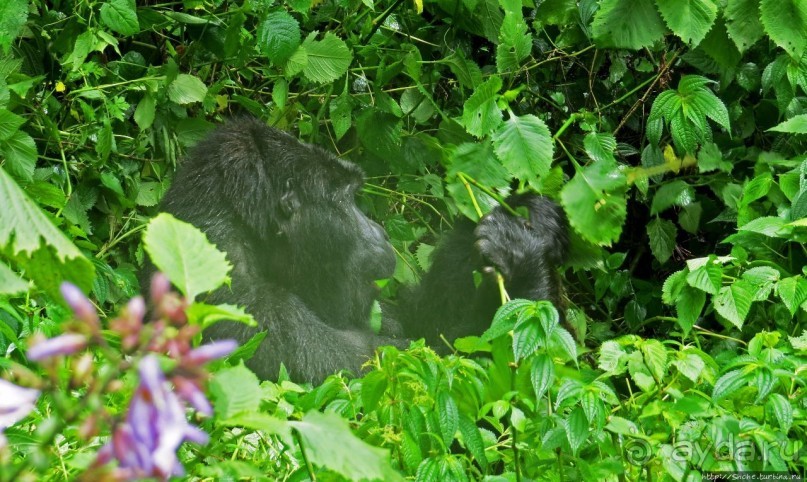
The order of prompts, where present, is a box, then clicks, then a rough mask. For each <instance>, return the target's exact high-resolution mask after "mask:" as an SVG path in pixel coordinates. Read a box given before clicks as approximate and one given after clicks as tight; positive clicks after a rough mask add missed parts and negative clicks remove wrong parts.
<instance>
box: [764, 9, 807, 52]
mask: <svg viewBox="0 0 807 482" xmlns="http://www.w3.org/2000/svg"><path fill="white" fill-rule="evenodd" d="M759 10H760V13H761V17H760V18H761V20H762V26H763V27H764V28H765V32H766V33H767V34H768V36H769V37H770V38H771V40H773V41H774V42H775V43H776V45H778V46H779V47H781V48H783V49H784V50H785V51H786V52H787V53H788V54H790V56H791V57H793V58H798V57H801V55H802V54H803V53H804V51H805V48H807V2H805V1H804V0H760V4H759Z"/></svg>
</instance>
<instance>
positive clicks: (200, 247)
mask: <svg viewBox="0 0 807 482" xmlns="http://www.w3.org/2000/svg"><path fill="white" fill-rule="evenodd" d="M143 245H144V248H145V250H146V252H147V253H148V254H149V257H150V258H151V261H152V262H153V263H154V265H155V266H157V268H158V269H159V270H160V271H162V272H163V273H165V275H166V276H167V277H168V279H170V280H171V282H172V283H174V284H175V285H176V286H177V288H179V290H180V291H181V292H182V293H183V294H184V295H185V296H187V297H188V298H189V299H191V300H193V299H194V298H196V296H197V295H198V294H200V293H205V292H207V291H212V290H214V289H216V288H218V287H219V286H221V285H222V284H224V283H225V282H226V281H227V280H228V279H229V278H228V276H227V274H228V273H229V272H230V269H232V265H231V264H230V263H229V262H227V260H226V259H225V256H224V253H222V252H221V251H219V250H218V249H216V247H215V246H213V245H212V244H211V243H210V242H209V241H208V240H207V236H205V234H204V233H202V231H200V230H199V229H198V228H196V227H194V226H193V225H191V224H188V223H186V222H183V221H180V220H178V219H176V218H175V217H173V216H171V215H170V214H167V213H161V214H159V215H157V217H156V218H154V219H152V220H151V222H149V224H148V226H147V227H146V233H145V235H144V236H143Z"/></svg>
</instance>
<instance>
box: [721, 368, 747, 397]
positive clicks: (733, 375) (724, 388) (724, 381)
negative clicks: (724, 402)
mask: <svg viewBox="0 0 807 482" xmlns="http://www.w3.org/2000/svg"><path fill="white" fill-rule="evenodd" d="M749 381H750V378H749V375H747V374H745V373H744V372H743V370H742V369H739V370H732V371H730V372H728V373H726V374H724V375H723V376H721V377H720V378H718V379H717V381H716V382H715V387H714V390H713V391H712V400H714V401H718V400H720V399H722V398H725V397H728V396H729V395H731V394H732V393H734V392H736V391H737V390H739V389H740V388H742V387H745V386H747V385H748V382H749Z"/></svg>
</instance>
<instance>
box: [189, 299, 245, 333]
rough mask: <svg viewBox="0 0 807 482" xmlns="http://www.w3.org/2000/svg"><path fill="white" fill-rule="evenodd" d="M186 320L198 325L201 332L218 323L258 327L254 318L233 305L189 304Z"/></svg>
mask: <svg viewBox="0 0 807 482" xmlns="http://www.w3.org/2000/svg"><path fill="white" fill-rule="evenodd" d="M186 313H187V315H188V320H189V321H190V322H191V323H192V324H195V325H199V326H200V327H201V328H202V331H204V330H206V329H207V328H209V327H210V326H212V325H214V324H216V323H218V322H219V321H225V320H227V321H237V322H239V323H243V324H245V325H248V326H258V323H257V322H256V321H255V318H253V317H252V315H250V314H249V313H247V312H246V311H244V308H241V307H239V306H235V305H228V304H222V305H208V304H206V303H198V302H196V303H191V305H190V306H189V307H188V309H187V312H186Z"/></svg>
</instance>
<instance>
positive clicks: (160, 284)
mask: <svg viewBox="0 0 807 482" xmlns="http://www.w3.org/2000/svg"><path fill="white" fill-rule="evenodd" d="M170 290H171V282H170V281H168V277H167V276H165V275H164V274H163V273H160V272H157V273H154V276H152V277H151V302H152V303H154V305H159V304H160V303H161V302H162V299H163V296H165V295H166V294H168V292H169V291H170Z"/></svg>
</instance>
